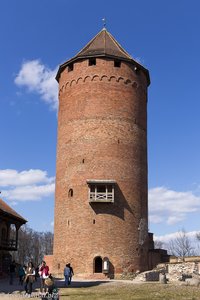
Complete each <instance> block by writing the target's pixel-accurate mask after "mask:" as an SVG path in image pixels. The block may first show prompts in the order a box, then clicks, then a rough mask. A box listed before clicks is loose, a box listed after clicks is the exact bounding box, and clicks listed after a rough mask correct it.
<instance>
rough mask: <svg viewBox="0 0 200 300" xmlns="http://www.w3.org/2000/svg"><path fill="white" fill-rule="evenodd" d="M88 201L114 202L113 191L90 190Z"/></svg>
mask: <svg viewBox="0 0 200 300" xmlns="http://www.w3.org/2000/svg"><path fill="white" fill-rule="evenodd" d="M89 202H114V191H113V192H110V193H109V192H105V193H100V192H96V191H95V192H91V191H90V195H89Z"/></svg>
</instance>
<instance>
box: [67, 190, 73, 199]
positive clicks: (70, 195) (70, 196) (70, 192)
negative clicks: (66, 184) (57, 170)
mask: <svg viewBox="0 0 200 300" xmlns="http://www.w3.org/2000/svg"><path fill="white" fill-rule="evenodd" d="M73 194H74V192H73V189H69V192H68V197H69V198H72V197H73Z"/></svg>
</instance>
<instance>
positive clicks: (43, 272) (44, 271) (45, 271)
mask: <svg viewBox="0 0 200 300" xmlns="http://www.w3.org/2000/svg"><path fill="white" fill-rule="evenodd" d="M39 275H40V292H41V293H43V291H44V292H45V293H46V291H47V286H46V285H45V279H46V278H48V277H49V267H48V266H47V265H46V262H45V261H44V260H43V261H42V264H41V266H40V268H39Z"/></svg>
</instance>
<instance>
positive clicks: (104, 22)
mask: <svg viewBox="0 0 200 300" xmlns="http://www.w3.org/2000/svg"><path fill="white" fill-rule="evenodd" d="M102 21H103V28H106V18H103V19H102Z"/></svg>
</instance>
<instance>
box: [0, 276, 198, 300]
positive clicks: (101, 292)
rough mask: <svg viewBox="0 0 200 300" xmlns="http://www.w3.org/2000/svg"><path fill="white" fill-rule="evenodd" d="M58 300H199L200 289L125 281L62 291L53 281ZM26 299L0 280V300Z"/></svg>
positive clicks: (79, 283) (78, 283) (77, 284)
mask: <svg viewBox="0 0 200 300" xmlns="http://www.w3.org/2000/svg"><path fill="white" fill-rule="evenodd" d="M55 282H56V285H57V287H58V288H59V294H60V300H81V299H85V300H100V299H101V300H104V299H105V300H132V299H137V300H161V299H162V300H163V299H164V300H200V287H190V286H183V285H180V283H168V284H161V283H159V282H151V283H149V282H148V283H144V282H136V281H128V280H107V281H103V280H80V279H78V280H76V279H75V278H74V279H73V282H72V284H71V286H70V287H67V288H66V287H64V281H63V279H57V280H55ZM4 299H5V300H20V299H26V298H25V292H24V287H23V286H20V285H19V283H18V280H17V279H15V281H14V284H13V285H9V282H8V279H7V280H5V279H4V280H0V300H4ZM31 299H41V298H40V297H39V280H38V281H37V282H36V283H34V291H33V293H32V297H31Z"/></svg>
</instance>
